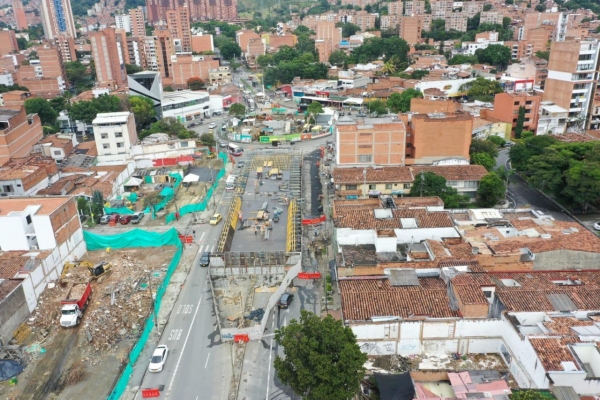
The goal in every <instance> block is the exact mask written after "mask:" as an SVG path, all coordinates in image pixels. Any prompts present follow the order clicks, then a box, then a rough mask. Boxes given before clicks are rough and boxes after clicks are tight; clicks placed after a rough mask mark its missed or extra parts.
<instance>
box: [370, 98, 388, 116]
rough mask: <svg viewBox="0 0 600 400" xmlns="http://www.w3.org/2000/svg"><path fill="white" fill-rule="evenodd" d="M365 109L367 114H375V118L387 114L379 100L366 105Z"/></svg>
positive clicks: (385, 107)
mask: <svg viewBox="0 0 600 400" xmlns="http://www.w3.org/2000/svg"><path fill="white" fill-rule="evenodd" d="M367 109H368V110H369V113H371V114H375V115H376V116H380V115H385V114H387V113H388V108H387V105H386V103H385V102H384V101H381V100H371V101H369V102H368V103H367Z"/></svg>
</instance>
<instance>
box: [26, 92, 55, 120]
mask: <svg viewBox="0 0 600 400" xmlns="http://www.w3.org/2000/svg"><path fill="white" fill-rule="evenodd" d="M25 111H26V112H27V114H37V115H38V116H39V117H40V120H41V121H42V125H44V126H52V125H54V124H55V123H56V118H57V117H58V113H57V112H56V111H55V110H54V109H53V108H52V106H51V105H50V103H48V101H46V99H42V98H41V97H36V98H33V99H27V100H25Z"/></svg>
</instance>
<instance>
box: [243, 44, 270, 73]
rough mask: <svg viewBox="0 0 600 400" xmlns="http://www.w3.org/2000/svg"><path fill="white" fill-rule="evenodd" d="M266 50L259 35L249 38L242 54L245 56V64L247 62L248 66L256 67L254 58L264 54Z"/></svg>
mask: <svg viewBox="0 0 600 400" xmlns="http://www.w3.org/2000/svg"><path fill="white" fill-rule="evenodd" d="M266 52H267V47H266V45H265V42H264V41H263V39H262V38H261V37H258V38H252V39H249V40H248V46H247V47H246V48H245V49H244V56H245V58H246V64H248V68H250V69H256V68H258V64H257V63H256V59H257V58H258V56H263V55H265V54H266Z"/></svg>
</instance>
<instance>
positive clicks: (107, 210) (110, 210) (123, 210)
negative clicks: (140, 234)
mask: <svg viewBox="0 0 600 400" xmlns="http://www.w3.org/2000/svg"><path fill="white" fill-rule="evenodd" d="M104 212H105V213H106V214H112V213H117V214H120V215H124V214H135V211H132V210H130V209H129V208H127V207H119V208H110V207H104Z"/></svg>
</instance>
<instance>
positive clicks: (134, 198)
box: [127, 192, 138, 203]
mask: <svg viewBox="0 0 600 400" xmlns="http://www.w3.org/2000/svg"><path fill="white" fill-rule="evenodd" d="M127 200H129V201H130V202H132V203H135V202H136V201H138V194H137V193H135V192H134V193H131V194H130V195H129V196H127Z"/></svg>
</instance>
